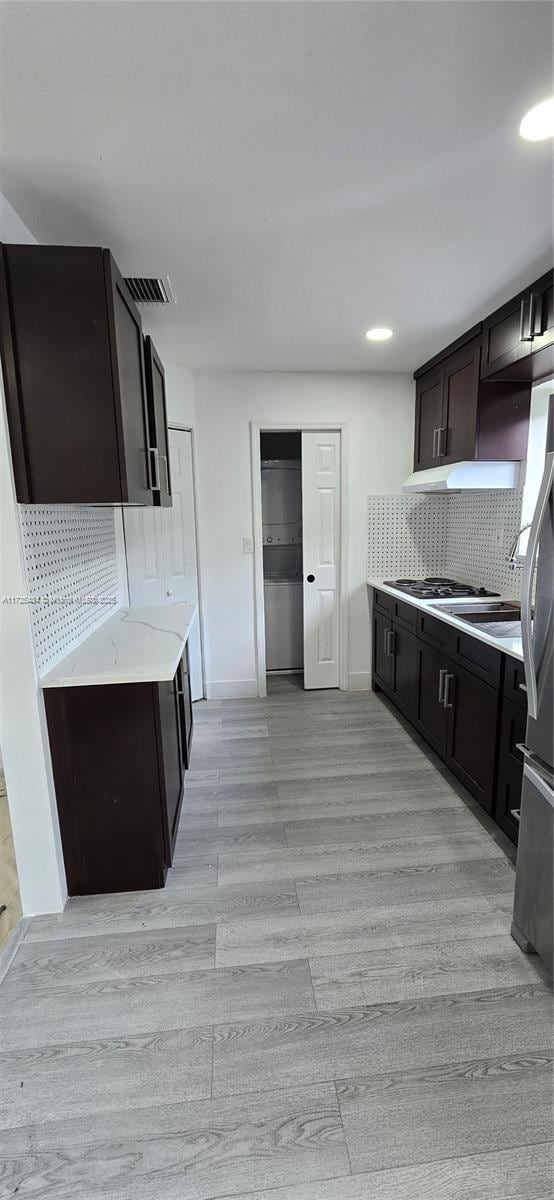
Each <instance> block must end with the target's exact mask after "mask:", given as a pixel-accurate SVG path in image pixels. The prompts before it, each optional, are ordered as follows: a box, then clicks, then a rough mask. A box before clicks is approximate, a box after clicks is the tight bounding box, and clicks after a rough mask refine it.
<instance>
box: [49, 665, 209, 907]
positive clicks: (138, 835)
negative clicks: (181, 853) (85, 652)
mask: <svg viewBox="0 0 554 1200" xmlns="http://www.w3.org/2000/svg"><path fill="white" fill-rule="evenodd" d="M188 678H189V676H188V670H187V661H186V659H185V660H184V662H183V663H182V664H180V665H179V669H178V672H177V675H176V676H175V679H174V680H171V681H169V682H164V683H132V684H110V685H105V686H103V685H101V686H95V687H66V688H52V689H47V690H46V691H45V693H44V700H45V707H46V719H47V723H48V733H49V738H50V750H51V755H52V767H53V772H54V782H55V788H56V801H57V806H58V815H59V821H60V832H61V838H62V846H63V853H64V862H65V869H66V877H67V887H68V891H69V894H70V896H83V895H91V894H96V893H103V892H126V891H140V890H143V889H148V888H161V887H163V886H164V883H165V878H166V874H167V870H168V867H169V866H170V865H171V861H172V857H173V848H174V845H175V838H176V836H177V829H178V824H179V814H180V809H181V803H182V798H183V784H184V778H185V767H186V764H187V763H188V761H189V759H190V746H191V738H192V706H190V712H189V713H188V716H187V717H186V718H185V714H184V711H183V705H182V699H181V696H182V693H183V692H184V693H185V694H188V696H189V697H190V687H189V685H188Z"/></svg>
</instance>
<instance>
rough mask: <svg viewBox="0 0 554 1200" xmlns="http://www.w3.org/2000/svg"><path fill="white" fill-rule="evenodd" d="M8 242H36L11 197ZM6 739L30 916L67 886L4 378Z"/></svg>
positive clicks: (1, 209) (61, 896)
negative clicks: (13, 599)
mask: <svg viewBox="0 0 554 1200" xmlns="http://www.w3.org/2000/svg"><path fill="white" fill-rule="evenodd" d="M0 240H1V241H4V242H26V243H29V242H34V241H35V239H34V238H33V237H32V235H31V234H30V232H29V230H28V229H26V227H25V226H24V225H23V223H22V222H21V221H20V220H19V217H18V216H17V214H16V213H15V212H14V211H13V209H12V208H11V207H10V205H9V204H8V203H7V201H6V200H5V199H4V197H3V196H0ZM0 410H1V411H0V513H1V518H0V569H1V576H0V605H1V607H0V741H1V743H2V756H3V759H4V771H5V775H6V784H7V792H8V805H9V809H10V818H11V824H12V830H13V839H14V847H15V856H16V861H17V870H18V876H19V890H20V893H21V903H22V907H23V913H24V915H29V914H31V913H38V912H58V911H60V910H61V909H62V908H63V906H64V903H65V900H66V897H67V889H66V884H65V872H64V866H63V855H62V849H61V842H60V834H59V826H58V816H57V810H56V800H55V795H54V785H53V779H52V768H51V763H50V750H49V746H48V736H47V731H46V721H45V715H44V704H43V698H42V692H41V691H40V690H39V688H38V686H37V679H36V671H35V661H34V654H33V645H32V638H31V625H30V621H29V609H28V607H26V606H25V605H21V604H18V605H16V604H5V603H2V601H3V599H4V597H9V596H21V595H25V593H26V590H27V589H26V584H25V576H24V570H23V555H22V549H21V540H20V529H19V519H18V508H17V504H16V499H15V488H14V482H13V473H12V464H11V454H10V448H9V440H8V431H7V424H6V411H5V400H4V390H3V385H2V383H1V382H0Z"/></svg>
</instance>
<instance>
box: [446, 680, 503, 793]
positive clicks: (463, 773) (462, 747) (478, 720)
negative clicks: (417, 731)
mask: <svg viewBox="0 0 554 1200" xmlns="http://www.w3.org/2000/svg"><path fill="white" fill-rule="evenodd" d="M444 686H445V700H446V705H447V707H446V708H445V712H446V713H447V716H448V735H447V744H446V762H447V764H448V766H449V767H450V770H451V771H453V772H454V774H455V775H457V776H458V778H459V779H461V781H462V783H463V784H465V786H466V788H467V789H468V791H470V792H471V793H472V795H473V796H475V798H476V799H477V800H478V801H479V803H480V804H481V805H482V806H483V808H484V809H486V811H487V812H492V810H493V807H494V768H495V762H496V744H497V725H498V707H499V694H498V691H497V690H496V688H493V687H490V685H489V684H488V683H483V680H482V679H479V678H478V677H477V676H476V675H472V674H471V673H470V672H469V671H464V669H463V667H459V666H452V667H451V669H450V670H449V671H448V674H447V675H446V678H445V683H444Z"/></svg>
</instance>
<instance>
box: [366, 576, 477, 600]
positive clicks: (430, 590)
mask: <svg viewBox="0 0 554 1200" xmlns="http://www.w3.org/2000/svg"><path fill="white" fill-rule="evenodd" d="M385 583H386V585H387V587H394V588H398V591H399V592H408V594H409V595H410V596H415V597H416V599H417V600H448V599H450V598H451V597H454V598H456V597H457V596H498V595H499V592H489V591H487V589H486V588H484V587H474V586H473V585H472V584H470V583H458V582H457V581H456V580H455V579H446V578H444V577H443V576H441V575H429V576H427V578H426V579H391V580H385Z"/></svg>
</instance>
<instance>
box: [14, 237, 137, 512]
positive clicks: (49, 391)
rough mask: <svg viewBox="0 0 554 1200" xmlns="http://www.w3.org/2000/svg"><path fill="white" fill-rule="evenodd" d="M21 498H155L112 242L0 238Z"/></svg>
mask: <svg viewBox="0 0 554 1200" xmlns="http://www.w3.org/2000/svg"><path fill="white" fill-rule="evenodd" d="M0 351H1V356H2V366H3V373H4V383H5V390H6V403H7V410H8V422H9V430H10V442H11V448H12V459H13V466H14V475H15V484H16V493H17V499H18V500H19V501H20V503H23V504H122V503H123V504H145V505H151V504H153V503H154V491H153V487H152V484H153V479H152V475H151V459H150V456H149V455H148V413H147V399H146V378H145V369H144V351H143V335H142V322H141V318H140V314H139V312H138V309H137V308H136V306H135V304H134V302H133V300H132V298H131V296H130V294H129V292H128V289H127V286H126V284H125V281H124V279H123V277H122V276H121V274H120V272H119V271H118V269H117V266H116V264H115V262H114V260H113V258H112V256H111V254H110V252H109V251H108V250H103V249H100V248H89V247H71V246H35V245H31V246H13V245H5V246H3V247H1V261H0Z"/></svg>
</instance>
